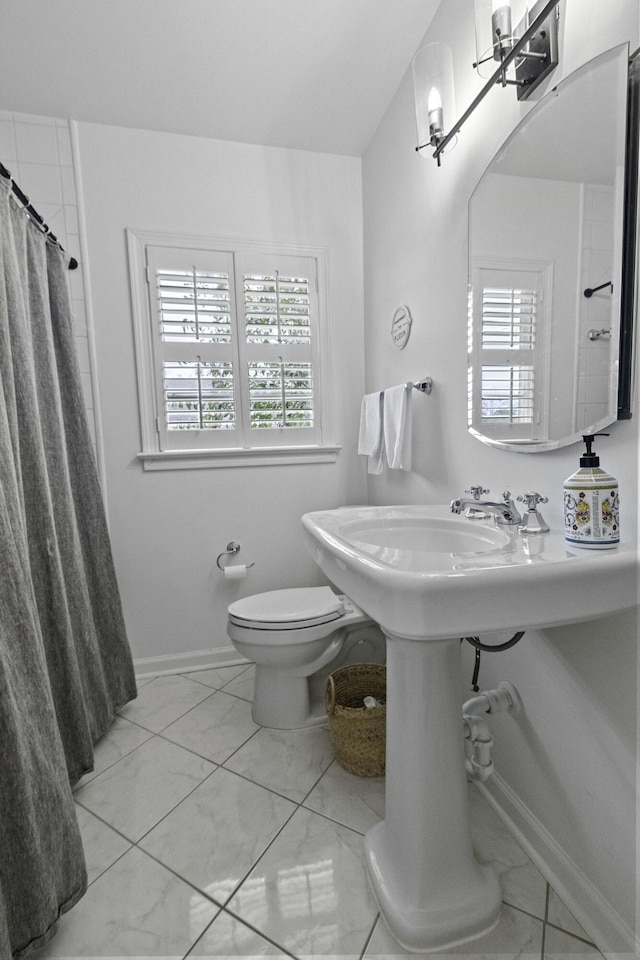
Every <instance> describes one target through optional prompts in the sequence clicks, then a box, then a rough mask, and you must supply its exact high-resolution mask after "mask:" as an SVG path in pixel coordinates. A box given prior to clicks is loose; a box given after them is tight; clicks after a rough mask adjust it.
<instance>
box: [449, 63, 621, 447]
mask: <svg viewBox="0 0 640 960" xmlns="http://www.w3.org/2000/svg"><path fill="white" fill-rule="evenodd" d="M628 78H629V51H628V46H627V45H626V44H624V45H623V46H621V47H616V48H614V49H613V50H610V51H608V52H607V53H605V54H602V55H601V56H599V57H597V58H596V59H594V60H592V61H590V62H589V63H588V64H585V66H583V67H581V68H580V69H579V70H577V71H576V72H575V73H573V74H571V76H569V77H567V78H566V79H565V80H563V81H562V82H561V83H559V84H558V86H557V87H555V88H554V89H553V90H552V91H551V92H550V93H549V94H547V95H546V96H545V97H544V98H543V99H542V100H541V101H540V102H539V103H538V104H537V105H536V106H535V107H534V108H533V109H532V110H531V111H530V112H529V113H528V114H527V116H526V117H525V118H524V120H522V122H521V123H520V124H519V125H518V127H517V128H516V129H515V130H514V132H513V133H512V134H511V136H510V137H509V139H508V140H507V141H506V142H505V144H504V145H503V147H502V148H501V149H500V151H499V152H498V154H497V155H496V156H495V157H494V159H493V161H492V162H491V164H490V165H489V167H488V168H487V170H486V172H485V174H484V176H483V177H482V179H481V180H480V183H479V184H478V186H477V188H476V190H475V191H474V193H473V195H472V197H471V200H470V203H469V338H468V343H469V347H468V349H469V354H468V388H469V429H470V431H471V433H472V434H474V435H475V436H477V437H478V438H479V439H480V440H482V441H484V442H486V443H489V444H493V445H495V446H498V447H503V448H505V449H510V450H517V451H521V452H534V451H541V450H551V449H554V448H555V447H559V446H562V445H565V444H568V443H572V442H574V441H575V440H577V439H579V438H580V435H581V434H583V433H595V432H597V431H598V430H599V429H601V428H603V427H604V426H606V425H608V424H610V423H611V422H612V421H614V420H615V419H617V418H628V417H629V416H630V415H631V414H630V393H629V391H630V378H631V364H630V350H631V343H630V338H631V324H632V317H633V282H634V281H633V264H634V261H635V255H634V250H635V245H634V238H635V226H636V217H635V210H636V205H637V202H636V193H635V191H636V185H637V129H636V127H637V117H635V119H634V125H633V129H635V130H636V132H635V135H634V136H632V137H630V138H629V140H630V142H631V141H634V145H633V148H632V149H631V150H628V149H627V147H626V141H627V84H628ZM633 100H634V97H631V99H630V106H633ZM625 154H627V155H626V162H627V172H628V168H629V165H630V164H631V163H633V165H634V167H635V170H634V171H633V177H632V178H631V185H632V189H631V190H630V182H629V181H630V178H629V177H628V176H627V177H625ZM631 214H633V215H631ZM625 221H626V222H625ZM625 233H626V236H625ZM630 246H631V247H632V248H633V249H632V250H631V253H630V251H629V247H630ZM625 260H626V265H625ZM629 274H631V275H629ZM621 349H622V354H621ZM622 368H624V369H622ZM627 368H628V369H627ZM621 375H622V376H621ZM621 398H622V401H621Z"/></svg>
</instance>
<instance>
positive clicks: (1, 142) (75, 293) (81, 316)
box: [0, 110, 96, 449]
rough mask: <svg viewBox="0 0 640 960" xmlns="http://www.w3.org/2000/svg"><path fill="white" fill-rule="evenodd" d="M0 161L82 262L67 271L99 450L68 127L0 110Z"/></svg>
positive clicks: (91, 423)
mask: <svg viewBox="0 0 640 960" xmlns="http://www.w3.org/2000/svg"><path fill="white" fill-rule="evenodd" d="M0 161H2V163H3V164H4V165H5V167H7V169H8V170H10V171H11V174H12V175H13V178H14V180H15V181H16V183H17V184H18V186H19V187H20V189H21V190H22V191H23V193H25V194H26V195H27V196H28V198H29V200H30V202H31V204H32V205H33V206H34V207H35V209H36V210H37V211H38V213H39V214H40V216H41V217H43V219H44V220H45V222H46V223H47V224H48V225H49V227H50V228H51V230H52V232H53V233H54V234H55V236H56V237H57V238H58V240H59V241H60V243H61V244H62V246H63V247H64V250H65V252H66V253H67V254H68V256H69V257H70V258H71V257H75V259H76V260H77V261H78V268H77V270H70V271H69V288H70V292H71V307H72V310H73V317H74V324H75V330H76V341H77V348H78V358H79V361H80V371H81V374H82V386H83V390H84V396H85V402H86V406H87V413H88V418H89V429H90V430H91V435H92V438H93V443H94V449H95V446H96V417H95V404H94V393H93V382H92V375H91V363H90V353H89V337H88V330H87V309H86V304H85V291H84V281H83V273H82V261H81V256H80V228H79V224H78V199H77V194H76V182H75V175H74V168H73V155H72V149H71V133H70V130H69V124H68V122H67V121H66V120H56V119H52V118H50V117H36V116H31V115H29V114H20V113H10V112H7V111H4V110H0Z"/></svg>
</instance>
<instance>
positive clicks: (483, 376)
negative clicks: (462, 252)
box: [469, 260, 551, 441]
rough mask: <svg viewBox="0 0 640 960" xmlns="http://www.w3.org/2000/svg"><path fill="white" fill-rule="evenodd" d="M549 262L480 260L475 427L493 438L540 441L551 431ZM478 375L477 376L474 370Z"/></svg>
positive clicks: (473, 337)
mask: <svg viewBox="0 0 640 960" xmlns="http://www.w3.org/2000/svg"><path fill="white" fill-rule="evenodd" d="M550 285H551V271H550V269H549V267H548V265H546V264H536V263H532V264H528V265H522V264H521V263H520V262H518V263H510V262H509V261H497V260H496V261H488V262H486V263H481V262H478V263H476V265H475V269H474V271H473V282H472V294H471V301H470V307H471V312H472V317H471V324H470V339H469V349H470V356H469V368H470V370H471V371H472V372H471V376H470V390H471V404H470V414H471V425H473V424H481V425H482V430H483V432H484V433H485V434H486V435H487V436H490V437H492V438H494V439H502V440H512V441H515V440H523V439H524V440H541V439H546V434H547V433H548V416H547V404H546V402H545V397H546V396H547V393H548V373H549V365H548V363H546V362H545V355H546V352H547V350H548V344H547V339H548V332H549V331H548V323H546V321H545V310H546V305H547V303H548V302H549V300H550V292H549V291H550ZM474 370H475V371H476V372H477V373H476V375H475V376H474V375H473V371H474Z"/></svg>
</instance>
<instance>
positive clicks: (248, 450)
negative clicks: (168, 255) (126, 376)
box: [126, 228, 341, 470]
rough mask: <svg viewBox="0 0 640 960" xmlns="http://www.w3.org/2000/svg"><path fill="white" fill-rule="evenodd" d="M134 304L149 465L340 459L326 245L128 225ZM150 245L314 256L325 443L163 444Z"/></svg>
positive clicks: (169, 467)
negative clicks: (199, 446) (205, 447)
mask: <svg viewBox="0 0 640 960" xmlns="http://www.w3.org/2000/svg"><path fill="white" fill-rule="evenodd" d="M126 233H127V247H128V252H129V267H130V277H129V280H130V290H131V306H132V311H133V335H134V343H135V357H136V371H137V381H138V401H139V409H140V431H141V440H142V450H141V451H140V453H138V455H137V456H138V459H139V460H140V461H141V463H142V466H143V469H144V470H180V469H202V468H208V467H239V466H258V465H260V466H267V465H279V464H286V463H331V462H335V461H336V459H337V456H338V453H339V451H340V449H341V447H340V445H338V444H336V443H335V439H334V438H335V421H334V410H333V403H332V396H333V392H332V389H331V365H330V362H329V358H330V357H331V342H330V316H329V291H328V271H327V267H326V264H327V261H328V253H327V250H326V248H325V247H316V246H304V245H299V244H285V243H273V242H267V243H262V242H260V241H256V240H238V239H235V238H234V239H230V238H224V237H201V236H188V235H186V236H185V235H184V234H169V233H158V232H155V231H148V230H132V229H128V228H127V231H126ZM147 245H152V246H157V247H161V246H166V247H185V248H189V247H191V248H193V249H197V250H207V249H211V247H212V245H213V246H215V247H216V248H218V249H235V250H239V251H247V252H249V251H252V250H260V251H263V252H266V253H272V254H276V255H277V254H280V255H282V256H306V257H313V258H315V260H316V262H317V268H318V308H319V316H320V317H321V321H322V322H321V323H320V330H319V344H318V347H319V354H320V395H321V397H322V434H323V438H322V443H321V444H305V445H302V444H301V445H296V446H276V445H274V446H271V447H226V448H216V449H213V448H212V449H209V450H161V449H160V439H159V434H158V431H157V429H156V416H157V406H156V372H155V367H154V360H153V334H152V327H151V317H150V308H149V298H148V293H147V284H146V257H145V248H146V246H147Z"/></svg>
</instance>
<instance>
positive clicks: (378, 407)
mask: <svg viewBox="0 0 640 960" xmlns="http://www.w3.org/2000/svg"><path fill="white" fill-rule="evenodd" d="M383 402H384V395H383V394H382V393H381V391H380V390H378V391H377V392H376V393H367V394H366V395H365V396H364V397H363V398H362V406H361V408H360V435H359V437H358V453H361V454H363V455H364V456H365V457H368V458H369V460H368V461H367V470H368V472H369V473H382V467H383V465H384V432H383V427H382V409H383Z"/></svg>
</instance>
